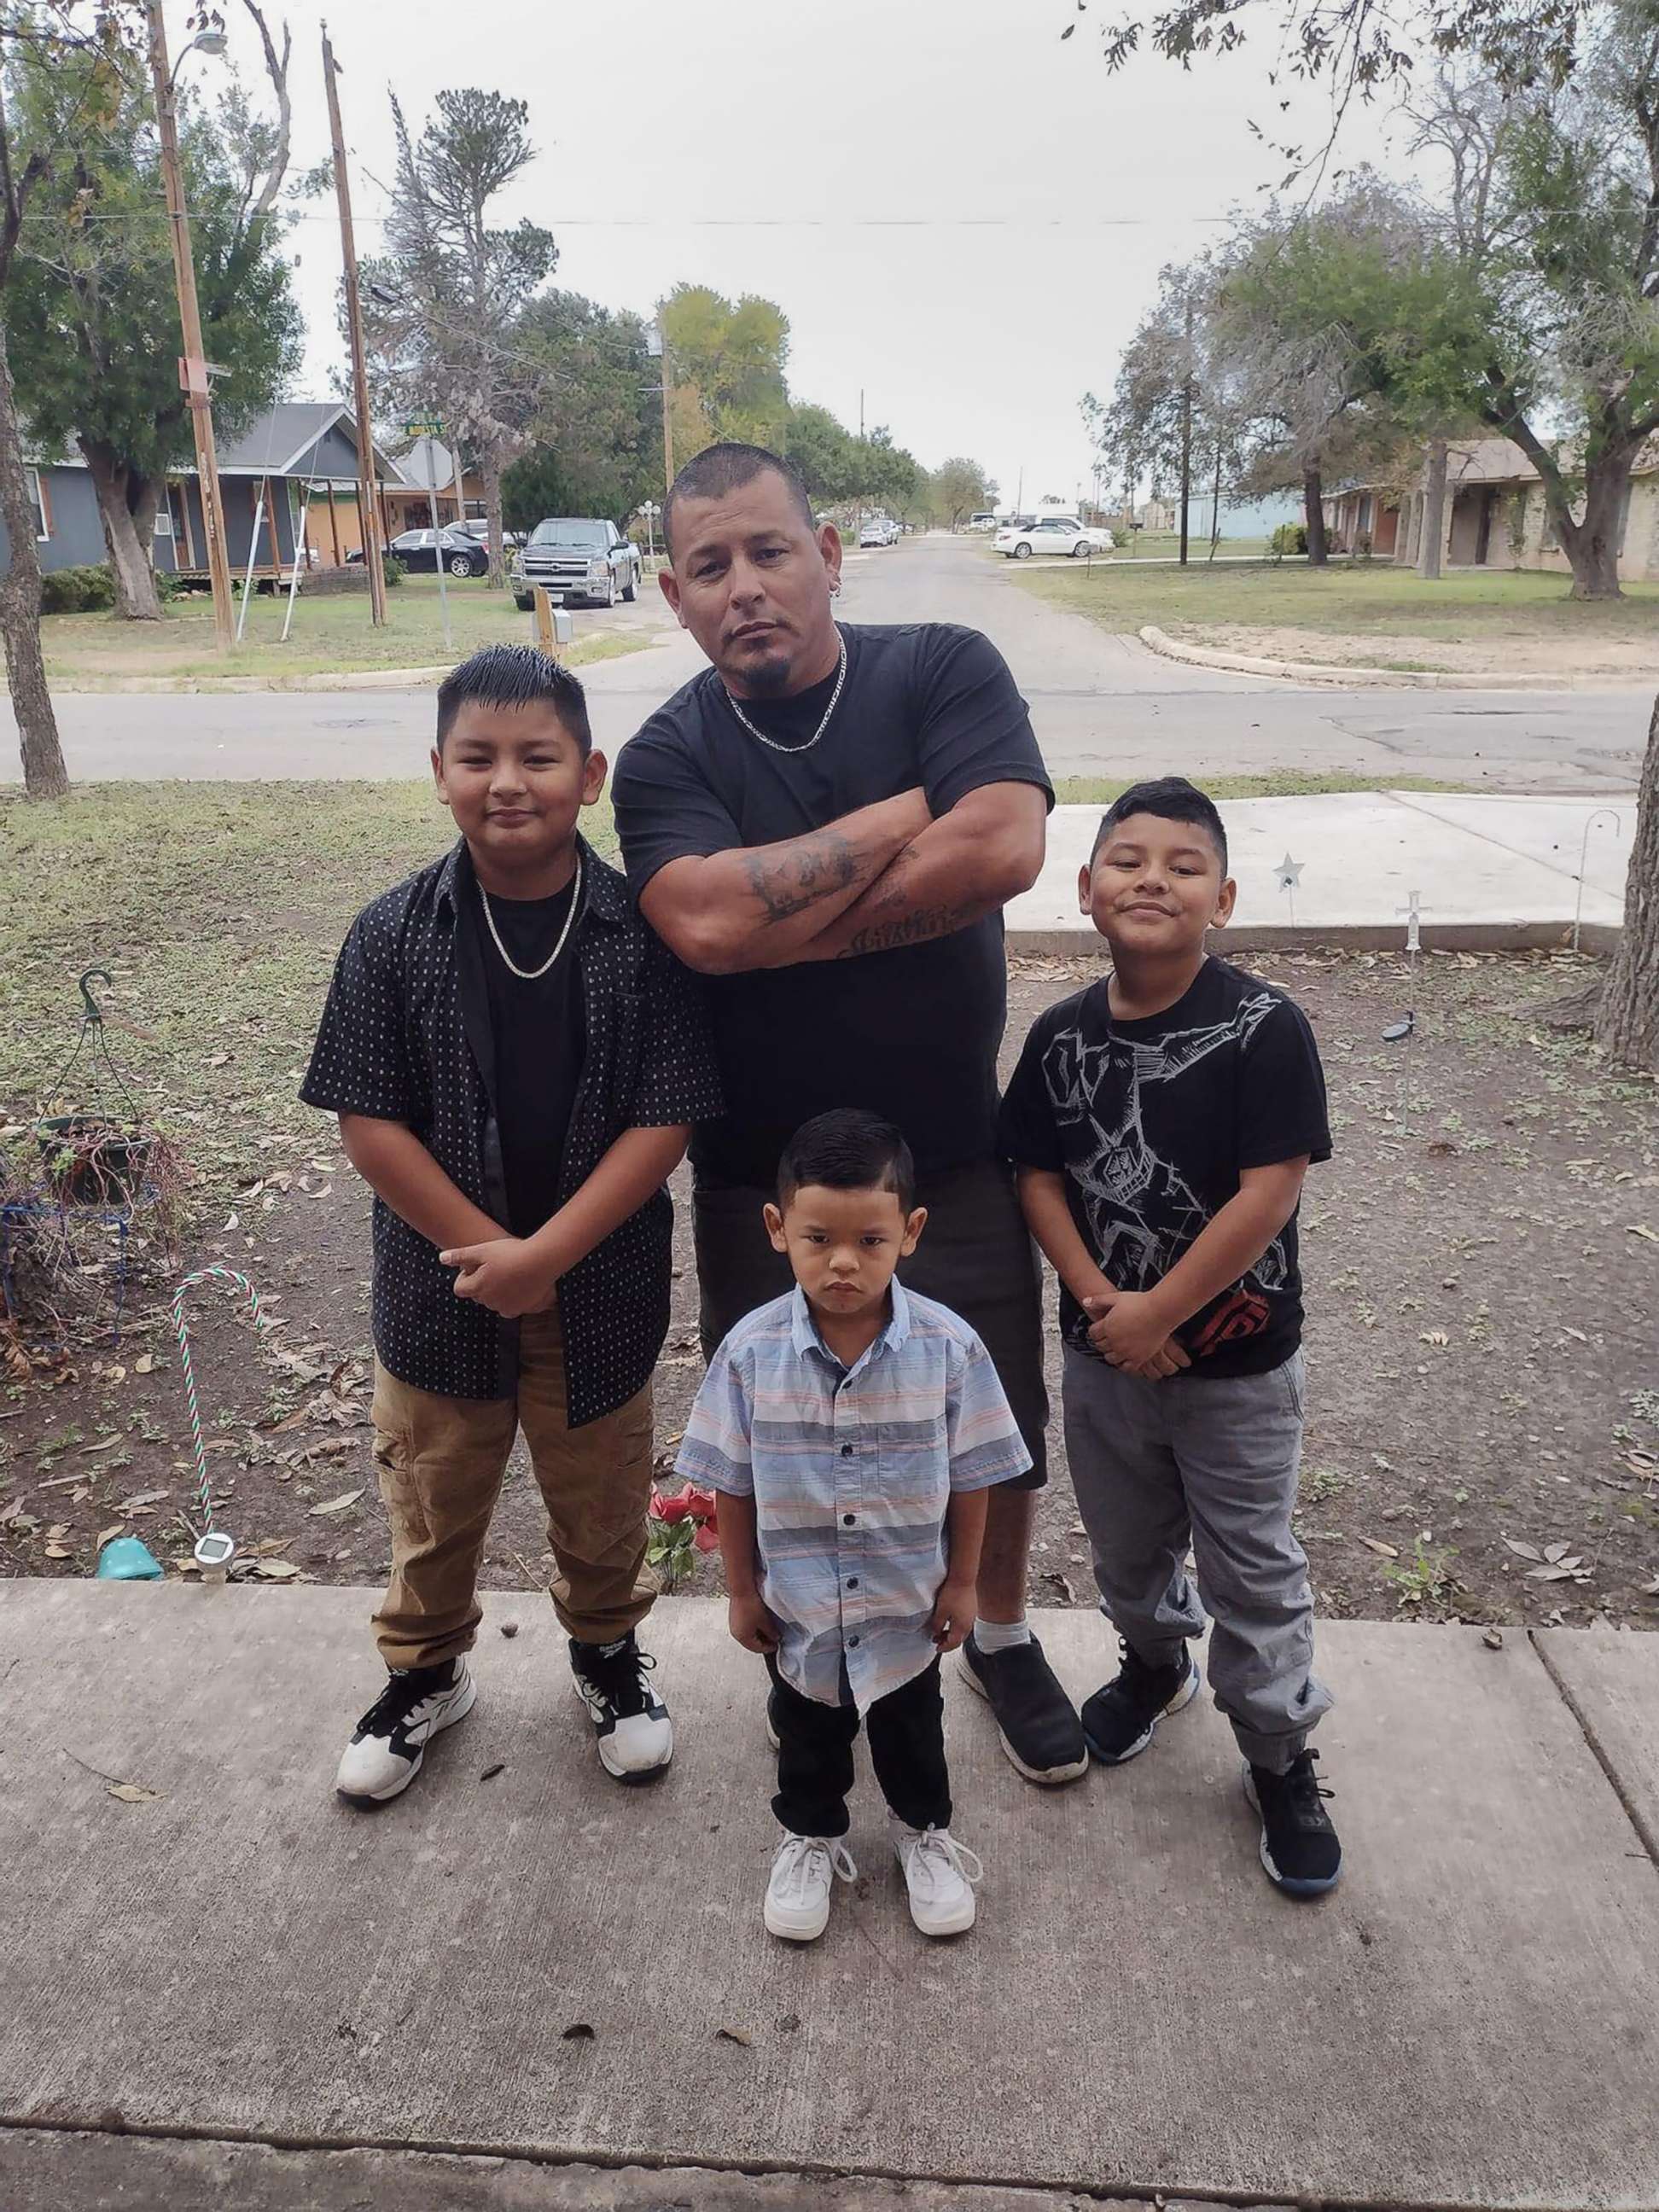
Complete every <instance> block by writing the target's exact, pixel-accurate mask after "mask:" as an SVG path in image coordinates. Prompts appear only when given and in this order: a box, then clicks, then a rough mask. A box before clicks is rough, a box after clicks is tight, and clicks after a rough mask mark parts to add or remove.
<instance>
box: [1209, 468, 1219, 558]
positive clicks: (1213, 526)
mask: <svg viewBox="0 0 1659 2212" xmlns="http://www.w3.org/2000/svg"><path fill="white" fill-rule="evenodd" d="M1220 543H1221V441H1220V439H1219V438H1218V439H1217V440H1216V441H1215V490H1214V494H1213V496H1212V501H1211V506H1210V558H1211V560H1212V561H1213V560H1214V558H1215V549H1216V547H1217V546H1218V544H1220Z"/></svg>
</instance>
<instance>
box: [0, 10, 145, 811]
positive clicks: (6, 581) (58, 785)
mask: <svg viewBox="0 0 1659 2212" xmlns="http://www.w3.org/2000/svg"><path fill="white" fill-rule="evenodd" d="M137 27H138V20H137V12H136V10H135V9H131V8H128V7H125V6H122V5H120V4H118V0H94V4H90V5H88V6H86V7H84V8H79V7H77V6H76V4H75V0H57V4H56V5H55V6H54V7H53V8H52V9H51V10H50V11H49V12H48V11H46V10H45V9H40V10H37V9H35V8H33V7H32V6H31V5H29V4H28V0H15V4H5V5H0V64H4V65H6V66H7V67H8V68H10V67H15V65H16V64H17V63H18V61H19V60H20V58H22V57H23V56H25V55H27V56H28V57H30V58H32V59H33V58H44V59H45V60H46V61H48V62H56V63H57V64H58V65H60V66H61V67H63V68H64V70H66V71H73V72H74V75H75V79H76V83H77V85H78V86H79V88H80V90H81V95H82V96H81V100H80V102H79V104H78V105H77V106H74V107H72V108H71V109H70V110H69V111H68V112H66V113H65V114H64V116H63V117H62V118H60V119H61V125H62V130H63V133H64V135H63V136H62V137H58V139H56V140H54V141H52V142H51V143H47V142H46V140H44V139H37V140H36V142H35V143H33V145H32V146H31V147H30V148H29V149H28V150H27V153H25V152H24V151H23V149H21V148H20V147H19V145H18V144H17V141H16V137H15V129H14V118H13V115H12V112H11V108H10V104H9V102H8V101H6V100H0V520H3V521H4V523H5V526H6V535H7V538H8V539H9V551H10V557H9V560H8V562H7V563H6V568H5V573H4V574H3V575H0V635H3V638H4V641H5V649H6V675H7V679H8V682H9V686H10V690H11V705H12V713H13V714H14V716H15V719H16V722H17V732H18V738H19V742H20V750H21V755H22V763H23V789H24V792H25V793H26V795H27V797H29V798H30V799H61V798H62V797H63V795H64V793H65V792H66V791H67V790H68V789H69V772H68V770H67V769H65V767H64V750H63V747H62V745H61V744H60V743H59V742H58V718H57V716H56V715H55V714H54V713H53V712H52V694H51V692H50V691H49V690H48V689H47V687H46V660H45V658H44V656H43V655H42V653H41V650H40V556H39V555H38V554H37V552H36V551H35V544H34V531H35V509H34V499H33V494H32V492H31V491H30V489H29V483H28V477H27V465H26V464H25V462H24V459H23V442H22V437H21V432H20V431H19V428H18V423H17V402H16V395H15V392H14V391H13V388H12V380H11V363H10V358H9V352H8V348H7V333H6V322H5V313H4V310H5V307H6V304H7V301H8V298H9V292H10V289H11V285H12V283H13V281H14V279H15V276H16V271H17V261H18V242H19V240H20V239H21V236H22V231H23V222H24V219H25V217H26V216H28V215H29V214H31V213H33V205H34V202H35V198H36V196H37V194H38V193H40V191H42V190H43V189H44V188H45V187H46V185H48V184H49V182H50V180H51V179H52V176H53V175H54V173H55V172H56V170H57V168H58V164H59V163H60V162H61V161H65V160H67V159H69V158H70V157H71V156H72V155H73V153H74V150H75V149H76V146H78V145H79V144H80V143H82V139H83V138H84V137H86V136H87V135H88V133H90V132H92V131H96V130H98V129H99V128H100V127H101V125H103V123H104V122H105V121H106V119H107V118H110V117H112V116H113V115H114V114H115V113H116V112H118V107H119V104H120V100H121V98H122V95H123V92H124V89H125V87H126V86H128V85H129V84H131V82H134V81H135V80H136V78H137V76H138V73H139V71H140V70H141V69H142V67H143V63H142V59H141V57H140V55H139V52H138V49H137V42H136V41H137Z"/></svg>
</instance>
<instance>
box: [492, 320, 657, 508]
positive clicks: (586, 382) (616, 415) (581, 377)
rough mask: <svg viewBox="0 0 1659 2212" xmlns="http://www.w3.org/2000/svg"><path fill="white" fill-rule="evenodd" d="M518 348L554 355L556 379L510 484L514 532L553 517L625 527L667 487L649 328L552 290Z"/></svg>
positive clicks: (505, 501) (506, 495) (506, 497)
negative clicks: (599, 518) (598, 518)
mask: <svg viewBox="0 0 1659 2212" xmlns="http://www.w3.org/2000/svg"><path fill="white" fill-rule="evenodd" d="M516 343H519V344H520V345H521V346H522V347H524V348H525V349H526V350H527V351H529V352H531V353H544V354H545V356H546V359H547V362H548V364H549V367H550V371H551V381H550V383H549V384H548V385H547V386H546V387H545V389H544V394H543V398H542V404H541V407H540V410H539V411H538V414H537V416H536V418H535V420H534V422H532V425H531V434H532V440H533V443H532V446H531V447H530V449H529V451H528V452H527V453H523V454H521V455H520V458H519V459H517V460H516V461H514V462H513V465H512V466H511V467H510V468H509V469H508V470H507V473H506V475H505V476H504V477H503V478H502V480H501V499H502V507H503V511H504V513H505V514H506V518H507V526H508V527H509V529H513V530H528V529H532V528H533V527H534V526H535V525H536V524H537V523H538V522H539V521H540V520H541V519H542V517H543V516H544V515H547V514H592V515H605V516H608V517H609V518H610V519H611V521H613V522H615V523H617V525H618V526H620V525H622V524H623V522H625V521H626V520H627V519H628V517H629V515H630V514H632V513H634V511H635V508H636V507H639V506H640V505H641V502H642V501H645V500H647V499H648V498H650V497H651V496H652V495H653V493H656V492H658V491H659V488H660V485H661V481H662V442H661V441H662V428H661V416H660V415H659V406H658V399H657V395H656V393H655V392H653V390H652V389H651V386H653V385H654V384H655V382H656V363H655V362H653V361H652V359H651V357H650V355H649V352H648V350H647V344H646V331H645V325H644V323H643V322H642V321H641V319H640V318H639V316H637V315H631V314H613V313H611V311H610V309H609V308H606V307H599V306H597V305H596V304H595V303H594V302H593V301H592V300H585V299H583V298H582V297H581V296H580V294H579V293H575V292H549V293H545V294H544V295H542V297H541V298H539V299H538V300H535V301H532V303H531V305H530V307H528V308H527V309H526V313H525V316H524V319H523V321H522V323H521V324H520V328H519V333H518V337H517V341H516Z"/></svg>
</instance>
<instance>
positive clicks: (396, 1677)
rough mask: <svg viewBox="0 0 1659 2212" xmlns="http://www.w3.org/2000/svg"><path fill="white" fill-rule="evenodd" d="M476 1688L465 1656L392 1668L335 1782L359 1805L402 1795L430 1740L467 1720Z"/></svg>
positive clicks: (344, 1756)
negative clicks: (418, 1665)
mask: <svg viewBox="0 0 1659 2212" xmlns="http://www.w3.org/2000/svg"><path fill="white" fill-rule="evenodd" d="M477 1694H478V1693H477V1687H476V1686H475V1685H474V1682H473V1680H472V1670H471V1668H470V1667H469V1666H468V1665H467V1663H466V1661H465V1659H446V1660H445V1661H444V1662H443V1663H442V1664H441V1666H437V1667H398V1668H393V1670H392V1674H391V1676H390V1678H389V1680H387V1682H386V1687H385V1689H384V1690H382V1691H381V1692H380V1696H379V1697H378V1698H376V1699H375V1700H374V1704H373V1705H371V1706H370V1707H369V1709H368V1711H367V1712H366V1713H365V1714H364V1715H363V1717H362V1720H360V1721H359V1722H358V1723H357V1726H356V1730H355V1732H354V1733H353V1735H352V1738H351V1741H350V1742H349V1744H348V1745H347V1746H346V1747H345V1750H344V1751H343V1753H342V1754H341V1758H340V1765H339V1770H338V1771H337V1773H336V1775H335V1777H334V1787H335V1788H336V1790H338V1791H339V1793H340V1795H341V1796H342V1797H349V1798H350V1799H351V1800H352V1802H353V1803H354V1804H358V1805H384V1804H385V1803H386V1801H387V1799H388V1798H392V1797H400V1796H402V1795H403V1793H404V1790H407V1789H408V1787H409V1785H410V1783H411V1782H412V1781H413V1780H414V1779H415V1777H416V1775H417V1774H418V1773H419V1772H420V1771H421V1763H422V1760H423V1759H425V1757H426V1747H427V1746H428V1744H429V1743H430V1742H431V1741H432V1739H433V1737H434V1736H435V1735H437V1734H438V1733H439V1731H440V1730H441V1729H447V1728H453V1726H454V1724H455V1723H456V1722H457V1721H462V1720H465V1718H466V1717H467V1715H468V1714H469V1713H470V1712H471V1710H472V1705H473V1701H474V1699H476V1698H477Z"/></svg>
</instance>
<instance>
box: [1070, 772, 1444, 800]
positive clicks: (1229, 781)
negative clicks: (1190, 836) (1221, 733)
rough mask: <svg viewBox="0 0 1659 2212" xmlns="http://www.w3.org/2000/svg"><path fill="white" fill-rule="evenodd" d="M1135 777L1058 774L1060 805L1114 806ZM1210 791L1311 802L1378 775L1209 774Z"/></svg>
mask: <svg viewBox="0 0 1659 2212" xmlns="http://www.w3.org/2000/svg"><path fill="white" fill-rule="evenodd" d="M1133 781H1134V779H1133V777H1130V776H1118V777H1115V778H1114V777H1111V776H1099V775H1057V776H1056V777H1055V778H1054V803H1055V805H1057V806H1109V805H1111V803H1112V801H1113V800H1114V799H1116V798H1118V797H1119V796H1121V793H1124V792H1126V791H1127V789H1128V788H1129V786H1130V784H1131V782H1133ZM1202 781H1203V785H1204V788H1205V790H1206V792H1207V793H1209V795H1210V797H1211V798H1212V799H1307V798H1310V797H1313V796H1316V795H1317V796H1323V795H1325V794H1327V793H1330V792H1346V791H1375V790H1376V777H1375V776H1374V775H1321V774H1317V773H1315V772H1313V771H1310V770H1306V769H1293V768H1279V769H1268V770H1267V773H1266V774H1265V775H1206V776H1205V777H1204V778H1203V779H1202ZM1476 788H1477V787H1476V786H1475V785H1474V784H1469V783H1440V782H1437V781H1436V780H1435V778H1434V777H1433V776H1431V775H1391V776H1390V777H1389V790H1390V791H1473V790H1474V789H1476Z"/></svg>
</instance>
